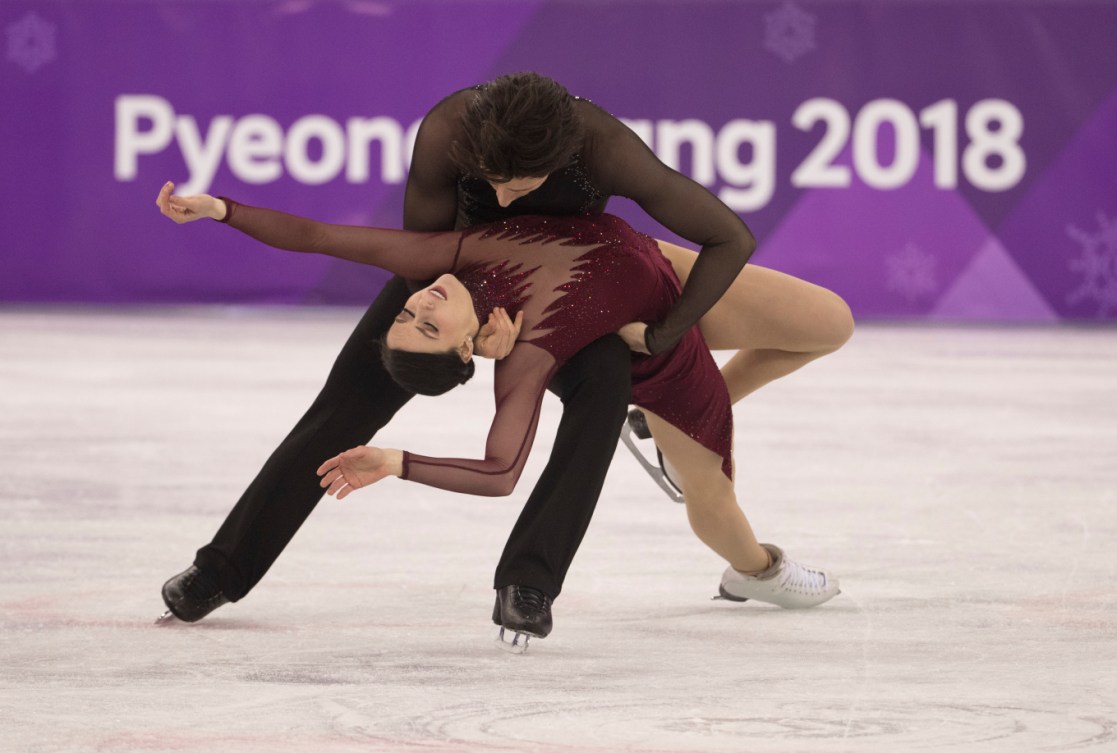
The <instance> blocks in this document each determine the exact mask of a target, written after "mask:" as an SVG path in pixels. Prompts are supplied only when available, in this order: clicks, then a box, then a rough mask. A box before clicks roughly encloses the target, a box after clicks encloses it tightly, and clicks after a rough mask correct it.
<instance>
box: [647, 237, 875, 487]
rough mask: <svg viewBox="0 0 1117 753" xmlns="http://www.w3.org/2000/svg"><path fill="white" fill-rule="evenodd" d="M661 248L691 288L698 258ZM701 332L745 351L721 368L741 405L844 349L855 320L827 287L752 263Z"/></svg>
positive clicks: (719, 345) (716, 343)
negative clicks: (776, 382) (770, 385)
mask: <svg viewBox="0 0 1117 753" xmlns="http://www.w3.org/2000/svg"><path fill="white" fill-rule="evenodd" d="M659 247H660V251H661V252H662V253H663V255H664V256H665V257H666V258H667V259H668V260H669V261H670V262H671V266H672V267H674V269H675V273H676V274H677V275H678V276H679V279H680V280H681V281H682V282H683V283H684V284H685V283H686V280H687V277H688V276H689V275H690V269H691V267H693V266H694V260H695V259H696V258H697V257H698V255H697V254H696V253H695V252H694V251H691V250H689V249H686V248H683V247H681V246H676V245H674V244H672V243H667V242H666V241H659ZM699 328H700V329H701V330H702V335H703V336H704V337H705V338H706V343H707V344H708V345H709V346H710V349H711V350H736V351H739V352H738V353H737V354H735V355H734V356H733V357H732V358H731V359H730V360H729V361H728V362H727V363H726V364H725V365H724V366H723V367H722V370H721V373H722V375H723V376H724V377H725V383H726V385H727V386H728V388H729V397H730V400H731V401H732V402H734V403H736V402H737V401H738V400H740V399H741V398H743V397H745V396H746V395H748V394H749V393H751V392H754V391H755V390H757V389H759V388H760V387H763V386H764V385H765V384H767V383H768V382H771V381H772V380H774V379H779V378H780V377H782V376H786V375H787V374H790V373H791V372H793V371H795V370H796V369H799V368H801V367H803V366H805V365H806V364H808V363H810V362H811V361H813V360H814V359H816V358H819V357H820V356H824V355H826V354H827V353H833V352H834V351H835V350H837V349H838V348H840V347H841V346H842V345H843V344H845V342H846V341H847V340H848V339H849V338H850V336H851V335H852V334H853V316H852V315H851V314H850V311H849V306H847V305H846V303H845V301H843V300H842V298H841V297H840V296H838V295H837V294H835V293H833V292H831V291H829V290H827V289H826V288H822V287H819V286H818V285H814V284H812V283H809V282H806V281H805V280H800V279H798V278H796V277H792V276H791V275H786V274H784V273H782V272H777V271H775V270H773V269H767V268H765V267H759V266H756V265H755V264H749V265H746V266H745V268H744V269H743V270H741V273H740V274H739V275H738V276H737V279H736V280H734V281H733V284H732V285H730V287H729V289H728V290H727V291H726V293H725V295H723V296H722V298H721V300H720V301H718V302H717V303H716V304H715V305H714V307H713V308H712V309H710V310H709V311H708V312H707V313H706V315H705V316H703V317H702V320H701V322H700V323H699ZM672 462H673V461H672ZM676 467H677V466H676Z"/></svg>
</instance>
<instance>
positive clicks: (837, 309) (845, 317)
mask: <svg viewBox="0 0 1117 753" xmlns="http://www.w3.org/2000/svg"><path fill="white" fill-rule="evenodd" d="M826 292H827V293H828V294H829V301H828V303H827V317H826V325H825V334H826V341H827V346H826V352H828V353H832V352H834V351H835V350H837V349H838V348H840V347H842V346H843V345H845V344H846V343H847V342H849V339H850V338H851V337H853V330H854V327H855V323H854V319H853V311H852V310H851V309H850V307H849V304H848V303H846V301H845V299H844V298H842V297H841V296H840V295H838V294H837V293H835V292H833V291H830V290H828V291H826Z"/></svg>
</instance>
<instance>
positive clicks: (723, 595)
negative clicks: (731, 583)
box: [710, 586, 749, 602]
mask: <svg viewBox="0 0 1117 753" xmlns="http://www.w3.org/2000/svg"><path fill="white" fill-rule="evenodd" d="M719 599H725V600H726V601H736V602H742V601H748V600H749V597H747V596H734V595H733V594H731V593H729V592H728V591H726V590H725V586H718V595H717V596H715V597H714V598H712V599H710V601H717V600H719Z"/></svg>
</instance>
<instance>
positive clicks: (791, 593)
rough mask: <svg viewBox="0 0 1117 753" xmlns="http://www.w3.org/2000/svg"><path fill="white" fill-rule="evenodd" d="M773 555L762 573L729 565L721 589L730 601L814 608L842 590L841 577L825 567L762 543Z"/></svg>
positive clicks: (722, 577) (723, 596)
mask: <svg viewBox="0 0 1117 753" xmlns="http://www.w3.org/2000/svg"><path fill="white" fill-rule="evenodd" d="M761 546H762V547H764V548H765V549H767V550H768V553H769V554H770V555H772V564H771V565H770V566H769V567H768V569H767V570H765V571H764V572H762V573H760V574H759V575H745V574H743V573H740V572H738V571H736V570H734V569H733V568H732V567H730V568H727V569H726V571H725V573H724V574H723V575H722V576H721V586H720V587H719V588H718V592H719V593H720V594H721V598H723V599H729V600H730V601H748V600H749V599H754V600H756V601H765V602H768V603H769V604H776V605H778V606H781V607H783V608H784V609H801V608H803V607H815V606H818V605H819V604H821V603H822V602H824V601H829V600H830V599H832V598H834V597H835V596H837V595H838V594H840V593H841V591H840V590H839V589H838V579H837V578H831V577H830V576H829V575H827V574H826V573H825V572H824V571H822V570H814V569H812V568H809V567H804V566H803V565H800V564H799V563H798V562H792V561H791V560H789V559H787V558H786V557H784V555H783V550H781V549H780V548H779V547H778V546H773V545H772V544H761Z"/></svg>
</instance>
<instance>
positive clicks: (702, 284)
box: [583, 106, 756, 354]
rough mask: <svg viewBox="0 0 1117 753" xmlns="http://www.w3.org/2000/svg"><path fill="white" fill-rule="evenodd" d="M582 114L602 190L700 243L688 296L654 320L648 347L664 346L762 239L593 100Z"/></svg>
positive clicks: (709, 301)
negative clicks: (595, 104) (591, 104)
mask: <svg viewBox="0 0 1117 753" xmlns="http://www.w3.org/2000/svg"><path fill="white" fill-rule="evenodd" d="M583 117H584V119H585V120H586V124H587V133H588V134H589V136H588V138H587V164H588V166H589V169H590V170H591V174H592V175H593V176H594V178H595V180H596V181H597V183H598V184H599V185H600V186H601V188H602V190H604V191H607V192H608V193H609V194H611V195H615V196H625V197H628V198H630V199H632V200H633V201H635V202H636V203H638V204H639V205H640V207H641V208H642V209H643V210H644V211H645V212H647V213H648V214H649V215H650V216H651V217H652V218H653V219H655V220H656V221H657V222H659V223H660V224H661V225H663V226H664V227H665V228H667V229H668V230H670V231H671V232H673V233H675V234H676V235H678V236H680V237H681V238H685V239H686V240H688V241H690V242H692V243H694V244H696V245H699V246H701V252H700V253H699V255H698V260H697V261H696V262H695V264H694V268H693V269H692V270H691V273H690V277H689V279H688V280H687V283H686V286H685V287H684V289H683V294H682V296H681V297H680V298H679V300H678V301H677V302H676V303H675V305H674V306H673V307H672V308H671V310H670V311H669V312H668V313H667V315H666V316H665V317H664V318H663V319H662V320H661V321H658V322H652V323H650V326H649V327H648V331H647V334H646V336H645V341H646V344H647V346H648V350H650V351H651V353H652V354H656V353H662V352H663V351H666V350H669V349H670V348H672V347H674V346H675V344H676V343H678V341H679V339H680V338H681V337H682V336H683V334H684V333H685V332H686V331H687V329H689V328H690V327H692V326H693V325H695V324H696V323H697V322H698V320H699V319H700V318H702V315H703V314H705V313H706V312H707V311H709V309H710V308H711V307H712V306H713V305H714V304H715V303H716V302H717V301H718V299H719V298H721V296H722V295H723V294H724V293H725V291H726V290H727V289H728V288H729V285H730V284H731V283H732V282H733V280H734V279H735V278H736V276H737V274H738V273H739V272H740V271H741V268H742V267H744V265H745V263H746V262H747V261H748V260H749V257H751V256H752V252H753V251H754V250H755V248H756V239H755V238H753V235H752V232H750V231H749V229H748V226H746V225H745V223H744V222H743V221H742V220H741V218H740V217H738V216H737V215H736V214H735V213H734V212H733V211H732V210H731V209H730V208H729V207H727V206H726V205H725V204H724V203H722V201H721V200H720V199H718V197H716V196H714V195H713V194H712V193H710V192H709V191H707V190H706V189H705V188H704V187H702V186H701V185H700V184H698V183H696V182H694V181H693V180H691V179H690V178H688V177H686V176H685V175H683V174H682V173H679V172H677V171H676V170H672V169H671V168H670V167H668V166H667V165H665V164H663V163H662V162H661V161H660V160H659V158H658V157H656V156H655V154H654V153H653V152H652V151H651V149H649V148H648V147H647V145H646V144H644V142H643V141H641V140H640V138H639V137H638V136H637V135H636V134H635V133H633V132H632V130H631V129H629V128H628V127H627V126H625V125H624V124H623V123H621V122H620V121H619V120H617V119H616V118H614V117H613V116H611V115H609V114H608V113H606V112H605V111H604V110H601V109H600V108H597V107H595V106H591V107H590V108H587V109H586V111H585V113H584V115H583Z"/></svg>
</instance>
